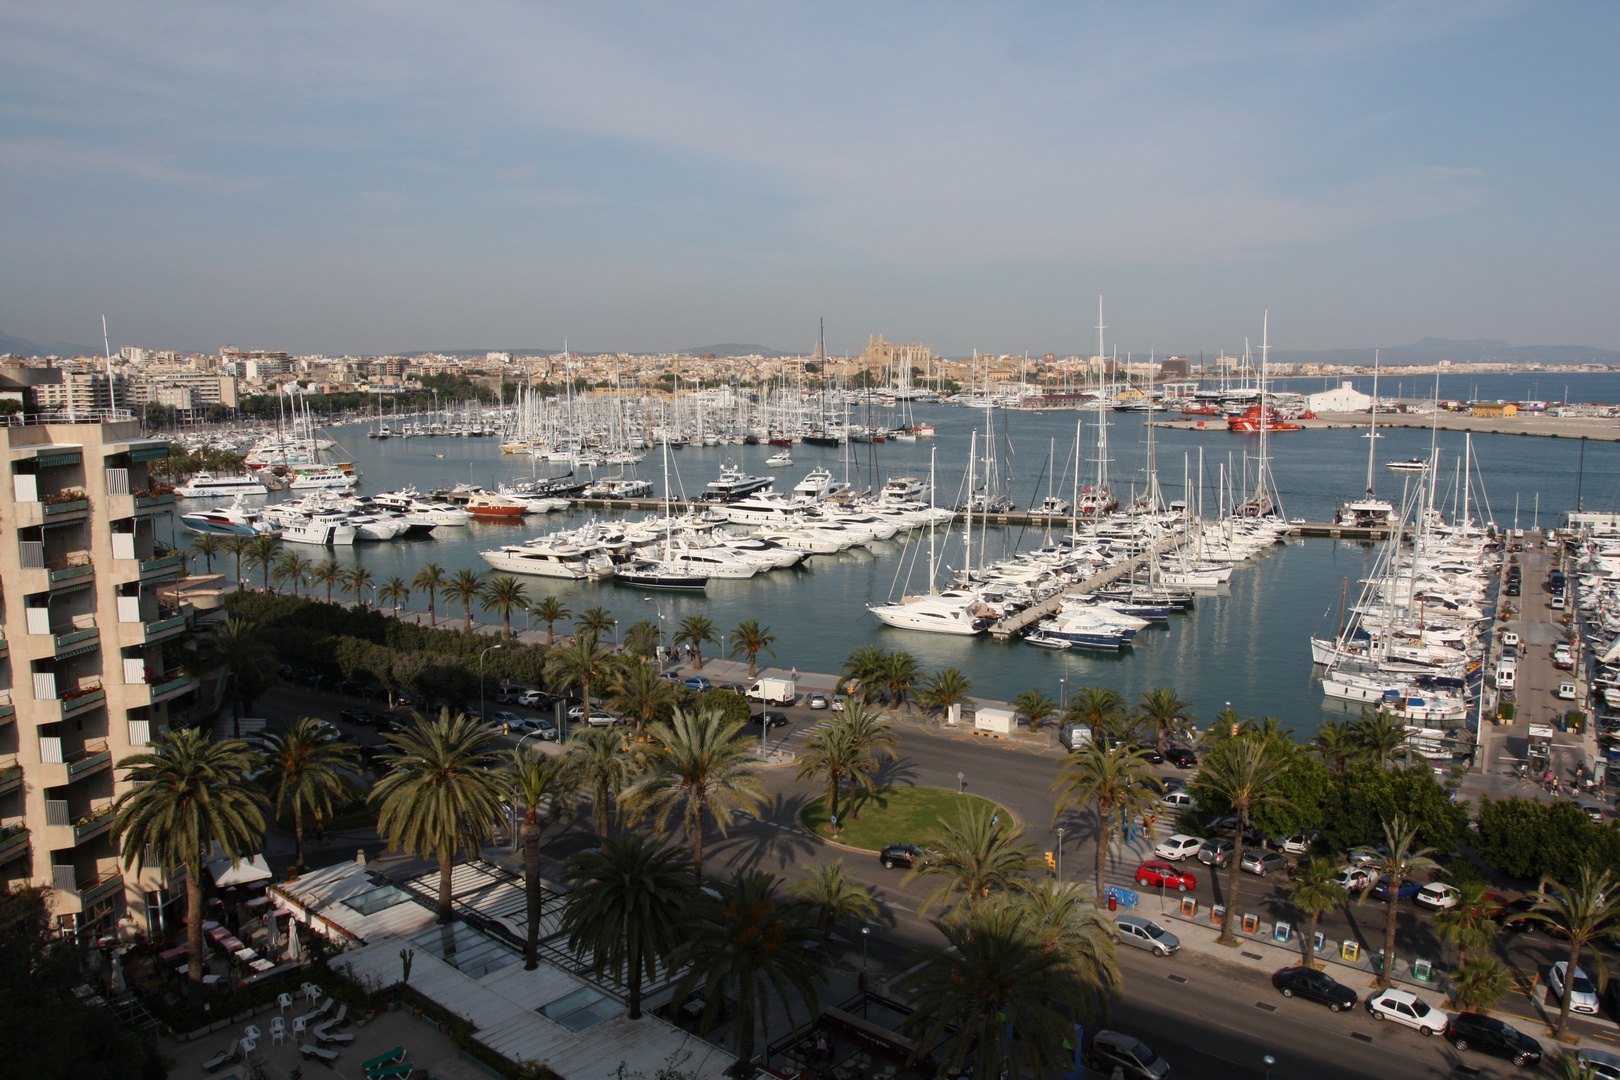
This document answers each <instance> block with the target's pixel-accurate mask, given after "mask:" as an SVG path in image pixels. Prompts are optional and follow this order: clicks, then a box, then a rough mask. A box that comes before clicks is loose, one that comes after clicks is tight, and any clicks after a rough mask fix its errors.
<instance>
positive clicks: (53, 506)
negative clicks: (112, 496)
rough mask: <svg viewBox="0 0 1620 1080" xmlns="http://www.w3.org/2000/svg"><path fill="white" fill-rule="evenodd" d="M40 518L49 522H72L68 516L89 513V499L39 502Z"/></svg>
mask: <svg viewBox="0 0 1620 1080" xmlns="http://www.w3.org/2000/svg"><path fill="white" fill-rule="evenodd" d="M39 508H40V516H41V517H43V518H45V519H48V520H50V521H72V520H73V518H72V516H70V515H83V514H86V513H88V512H89V511H90V500H89V499H71V498H69V499H58V500H56V501H54V502H47V501H44V500H41V501H40V504H39Z"/></svg>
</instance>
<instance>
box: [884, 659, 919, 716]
mask: <svg viewBox="0 0 1620 1080" xmlns="http://www.w3.org/2000/svg"><path fill="white" fill-rule="evenodd" d="M921 674H922V668H921V666H919V665H918V663H917V658H916V657H915V656H912V655H911V654H910V653H908V652H902V651H900V650H899V649H896V650H895V651H893V652H891V653H890V654H889V655H888V656H886V657H884V658H883V671H882V673H881V675H880V678H882V680H883V686H884V689H886V690H887V691H888V693H889V708H891V709H894V708H900V709H904V710H906V711H907V712H910V711H911V698H912V695H913V694H915V693H916V690H917V677H918V676H919V675H921Z"/></svg>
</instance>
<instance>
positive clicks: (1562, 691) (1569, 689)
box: [1558, 682, 1575, 701]
mask: <svg viewBox="0 0 1620 1080" xmlns="http://www.w3.org/2000/svg"><path fill="white" fill-rule="evenodd" d="M1558 700H1560V701H1574V700H1575V684H1574V683H1572V682H1561V683H1559V684H1558Z"/></svg>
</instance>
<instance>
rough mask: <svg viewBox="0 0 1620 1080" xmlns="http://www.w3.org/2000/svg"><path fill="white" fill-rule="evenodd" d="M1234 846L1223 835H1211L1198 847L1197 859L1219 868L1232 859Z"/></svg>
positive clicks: (1206, 864)
mask: <svg viewBox="0 0 1620 1080" xmlns="http://www.w3.org/2000/svg"><path fill="white" fill-rule="evenodd" d="M1236 847H1237V845H1236V844H1235V843H1233V842H1232V841H1231V840H1228V839H1226V838H1225V837H1221V836H1212V837H1210V838H1209V839H1208V840H1205V841H1204V844H1203V846H1202V847H1200V848H1199V849H1198V861H1199V862H1201V863H1203V864H1204V865H1205V866H1213V867H1214V868H1215V869H1217V870H1219V869H1221V868H1223V867H1224V866H1226V864H1227V863H1229V862H1231V861H1232V851H1233V849H1234V848H1236Z"/></svg>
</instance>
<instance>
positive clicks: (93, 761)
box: [64, 739, 112, 780]
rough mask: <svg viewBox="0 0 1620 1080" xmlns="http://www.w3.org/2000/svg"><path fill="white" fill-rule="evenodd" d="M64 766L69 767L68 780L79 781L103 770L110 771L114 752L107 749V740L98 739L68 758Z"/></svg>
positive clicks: (86, 744)
mask: <svg viewBox="0 0 1620 1080" xmlns="http://www.w3.org/2000/svg"><path fill="white" fill-rule="evenodd" d="M64 764H66V765H67V774H68V779H69V780H78V779H80V778H81V777H85V776H89V775H90V774H91V773H98V772H100V771H101V770H102V769H110V768H111V767H112V751H111V750H109V749H108V748H107V740H105V739H97V740H96V741H95V742H88V743H85V744H84V748H83V749H82V750H80V751H79V752H78V753H77V754H75V755H73V756H72V757H70V758H68V760H67V761H66V762H64Z"/></svg>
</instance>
